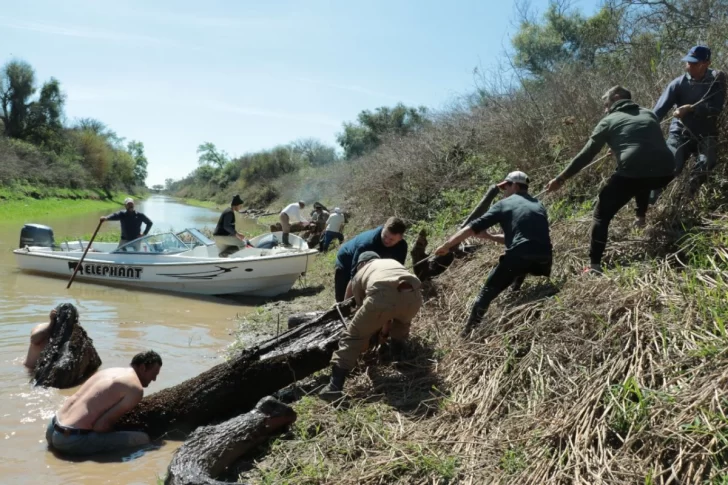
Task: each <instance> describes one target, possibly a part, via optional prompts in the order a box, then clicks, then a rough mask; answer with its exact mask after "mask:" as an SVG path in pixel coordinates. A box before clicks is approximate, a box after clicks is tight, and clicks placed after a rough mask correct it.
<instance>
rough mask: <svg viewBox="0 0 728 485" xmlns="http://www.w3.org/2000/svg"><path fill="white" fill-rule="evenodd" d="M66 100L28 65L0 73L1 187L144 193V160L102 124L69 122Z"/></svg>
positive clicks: (138, 146)
mask: <svg viewBox="0 0 728 485" xmlns="http://www.w3.org/2000/svg"><path fill="white" fill-rule="evenodd" d="M65 101H66V97H65V95H64V94H63V91H62V89H61V83H60V81H59V80H57V79H55V78H51V79H49V80H48V81H45V82H43V83H42V84H39V83H38V81H37V79H36V75H35V70H34V69H33V67H32V66H31V65H30V64H28V63H27V62H25V61H23V60H19V59H13V60H10V61H9V62H7V63H6V64H5V65H4V66H3V67H2V70H0V160H2V163H1V164H0V185H5V186H13V185H17V186H21V187H22V186H42V187H63V188H72V189H102V190H104V191H105V192H106V193H107V195H110V194H111V192H112V191H114V190H118V189H124V190H129V191H133V190H134V189H135V188H143V187H144V182H145V179H146V177H147V159H146V156H145V155H144V145H143V144H142V142H140V141H133V140H132V141H126V140H125V139H124V138H122V137H120V136H119V135H117V134H116V133H115V132H114V131H113V130H111V129H110V128H109V127H108V126H106V125H105V124H104V123H103V122H101V121H99V120H96V119H92V118H83V119H79V120H75V121H73V122H70V123H69V122H67V121H66V119H65V116H64V105H65Z"/></svg>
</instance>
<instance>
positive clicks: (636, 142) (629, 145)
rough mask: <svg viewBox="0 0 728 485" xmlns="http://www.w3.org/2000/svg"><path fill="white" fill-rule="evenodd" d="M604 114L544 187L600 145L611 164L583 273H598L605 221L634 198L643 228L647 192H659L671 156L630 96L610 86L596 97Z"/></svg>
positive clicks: (557, 184) (551, 187) (555, 184)
mask: <svg viewBox="0 0 728 485" xmlns="http://www.w3.org/2000/svg"><path fill="white" fill-rule="evenodd" d="M602 100H603V101H604V107H605V111H606V113H607V115H606V116H605V117H604V118H602V120H601V121H600V122H599V124H598V125H597V127H596V128H594V131H593V132H592V135H591V138H589V141H588V142H587V143H586V145H585V146H584V148H582V150H581V151H580V152H579V154H578V155H576V157H574V159H573V160H572V161H571V163H570V164H569V166H568V167H566V168H565V169H564V171H563V172H561V173H560V174H559V175H558V176H557V177H556V178H555V179H553V180H551V181H550V182H549V183H548V186H547V190H548V191H549V192H553V191H555V190H558V189H559V188H561V187H562V186H563V185H564V182H566V180H567V179H569V178H571V177H573V176H574V175H576V174H577V173H579V171H580V170H581V169H583V168H584V167H586V166H587V165H588V164H589V162H591V161H592V159H594V157H595V156H596V154H597V153H599V151H600V150H601V149H602V147H603V146H604V145H605V144H606V145H609V148H610V149H611V150H612V153H613V154H614V157H615V158H616V160H617V171H616V172H615V173H614V174H613V175H612V176H611V177H610V178H609V181H608V182H607V185H605V186H604V187H603V188H602V190H601V191H600V192H599V201H598V202H597V205H596V207H594V219H593V222H592V230H591V247H590V250H589V259H590V262H591V264H590V266H589V267H588V268H586V269H585V272H587V273H601V272H602V256H603V255H604V250H605V248H606V246H607V235H608V234H609V223H610V222H611V221H612V219H613V218H614V216H615V215H616V214H617V212H619V209H621V208H622V207H624V206H625V205H627V203H628V202H629V201H630V200H631V199H632V198H634V199H635V202H636V205H637V209H636V216H637V217H636V219H635V222H634V224H635V226H636V227H644V226H645V224H646V216H647V207H648V204H649V199H650V191H652V190H659V189H662V188H664V187H665V186H666V185H667V184H668V183H670V181H671V180H672V179H673V178H674V176H673V171H674V166H675V163H674V158H673V156H672V152H671V151H670V150H669V149H668V148H667V144H666V143H665V139H664V138H663V136H662V130H661V129H660V123H659V122H658V121H657V116H655V114H654V113H653V112H652V111H650V110H648V109H645V108H641V107H639V106H638V105H637V104H636V103H635V102H634V101H632V94H631V93H630V92H629V91H628V90H626V89H625V88H623V87H622V86H614V87H613V88H611V89H610V90H609V91H607V93H606V94H605V95H604V96H603V97H602Z"/></svg>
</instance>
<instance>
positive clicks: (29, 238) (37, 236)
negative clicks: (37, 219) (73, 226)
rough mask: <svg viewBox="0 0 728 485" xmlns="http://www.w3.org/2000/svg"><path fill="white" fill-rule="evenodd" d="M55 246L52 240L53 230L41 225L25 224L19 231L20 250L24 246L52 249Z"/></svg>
mask: <svg viewBox="0 0 728 485" xmlns="http://www.w3.org/2000/svg"><path fill="white" fill-rule="evenodd" d="M55 245H56V242H55V241H54V240H53V229H51V228H50V227H48V226H44V225H42V224H26V225H24V226H23V229H21V230H20V248H21V249H22V248H24V247H25V246H41V247H44V248H52V247H54V246H55Z"/></svg>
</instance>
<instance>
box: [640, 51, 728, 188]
mask: <svg viewBox="0 0 728 485" xmlns="http://www.w3.org/2000/svg"><path fill="white" fill-rule="evenodd" d="M682 61H683V62H684V63H685V74H683V75H682V76H680V77H678V78H676V79H674V80H673V81H672V82H671V83H670V84H669V85H668V86H667V88H666V89H665V91H664V92H663V93H662V96H660V99H659V100H658V101H657V104H655V107H654V108H653V110H652V111H654V112H655V114H656V115H657V119H658V120H662V119H663V118H664V117H665V116H667V113H668V112H669V111H670V110H671V109H672V108H673V107H676V109H675V111H674V112H673V119H672V122H671V123H670V135H669V136H668V138H667V145H668V147H669V148H670V150H671V151H672V152H673V153H674V154H675V175H676V176H677V175H680V173H681V172H682V170H683V167H684V166H685V160H687V159H688V158H690V155H695V157H696V160H695V165H694V167H693V170H692V172H691V174H690V190H691V191H692V192H695V191H696V190H697V189H698V188H699V187H700V185H701V184H703V183H704V182H705V181H706V180H707V178H708V174H709V173H710V171H711V170H712V169H713V167H714V166H715V163H716V160H717V158H718V118H719V117H720V113H721V111H722V110H723V104H724V103H725V95H726V79H725V74H724V73H722V72H720V71H714V70H712V69H710V49H709V48H708V47H707V46H704V45H697V46H695V47H693V48H692V49H690V52H688V54H687V55H686V56H685V57H683V58H682ZM658 195H659V192H658V191H656V192H654V193H653V195H652V199H653V200H654V199H656V198H657V196H658Z"/></svg>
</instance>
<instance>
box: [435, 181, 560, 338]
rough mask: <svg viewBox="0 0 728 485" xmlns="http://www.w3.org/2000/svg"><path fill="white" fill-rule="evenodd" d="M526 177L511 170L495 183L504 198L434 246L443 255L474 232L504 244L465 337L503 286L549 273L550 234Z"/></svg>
mask: <svg viewBox="0 0 728 485" xmlns="http://www.w3.org/2000/svg"><path fill="white" fill-rule="evenodd" d="M528 185H529V179H528V175H526V174H525V173H523V172H519V171H516V172H511V173H509V174H508V176H507V177H506V179H505V180H504V181H503V182H501V183H499V184H498V187H499V188H500V189H501V190H503V192H504V195H503V199H502V200H500V201H498V202H496V203H495V204H493V206H492V207H491V208H490V209H489V210H488V212H486V213H485V215H483V216H481V217H480V218H478V219H476V220H474V221H473V222H471V223H470V224H469V225H467V226H465V227H464V228H462V229H461V230H460V231H458V232H457V233H456V234H455V235H454V236H452V237H451V238H450V239H448V240H447V242H446V243H445V244H443V245H442V246H440V247H439V248H437V249H436V250H435V254H436V255H438V256H442V255H445V254H447V253H448V252H450V249H451V248H452V247H455V246H457V245H458V244H460V243H461V242H462V241H464V240H465V239H467V238H469V237H472V236H476V237H479V238H481V239H490V240H491V241H494V242H498V243H501V244H505V246H506V252H505V254H504V255H503V256H501V257H500V260H499V261H498V264H497V265H496V267H495V268H494V269H493V270H492V271H491V272H490V274H489V275H488V278H487V279H486V280H485V284H483V287H482V288H481V290H480V294H479V295H478V297H477V298H476V299H475V303H473V308H472V310H471V312H470V318H468V321H467V323H466V324H465V328H464V329H463V331H462V334H461V335H462V336H463V337H467V336H469V335H470V333H471V332H472V331H473V330H474V329H475V328H476V327H477V326H478V325H480V323H481V321H482V320H483V316H484V315H485V313H486V312H487V311H488V306H490V303H491V302H492V301H493V300H494V299H495V297H497V296H498V295H499V294H500V293H501V292H503V290H505V289H506V288H508V286H510V285H511V284H512V283H513V282H515V281H517V280H521V279H522V278H523V277H525V276H526V275H527V274H532V275H536V276H550V275H551V259H552V250H551V236H550V234H549V221H548V216H547V214H546V208H545V207H544V206H543V204H541V202H539V201H538V200H537V199H536V198H534V197H532V196H530V195H529V194H528ZM496 224H500V226H501V228H502V229H503V234H496V235H493V234H490V233H488V231H487V229H488V228H490V227H492V226H494V225H496Z"/></svg>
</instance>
